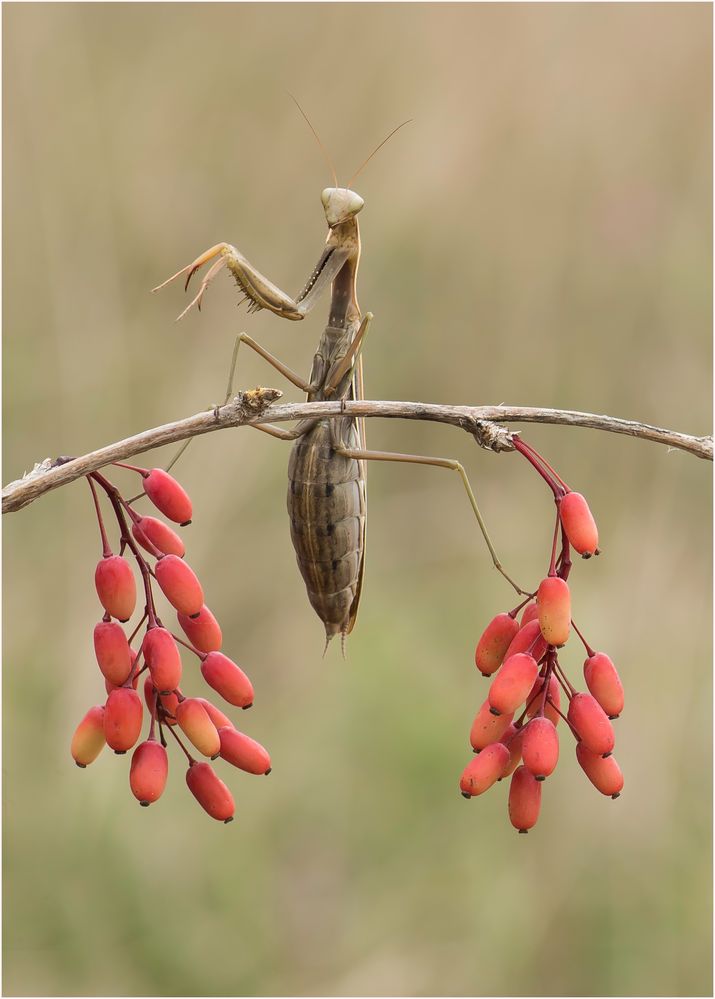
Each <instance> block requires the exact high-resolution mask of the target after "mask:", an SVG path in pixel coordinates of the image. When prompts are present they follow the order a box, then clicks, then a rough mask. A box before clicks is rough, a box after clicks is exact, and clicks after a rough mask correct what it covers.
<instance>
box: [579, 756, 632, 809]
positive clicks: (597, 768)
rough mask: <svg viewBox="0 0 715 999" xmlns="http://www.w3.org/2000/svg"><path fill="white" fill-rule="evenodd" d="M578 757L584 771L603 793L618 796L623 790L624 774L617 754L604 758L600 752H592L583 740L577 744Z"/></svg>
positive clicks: (613, 796)
mask: <svg viewBox="0 0 715 999" xmlns="http://www.w3.org/2000/svg"><path fill="white" fill-rule="evenodd" d="M576 759H577V760H578V762H579V765H580V767H581V769H582V770H583V772H584V773H585V774H586V776H587V777H588V779H589V780H590V781H591V783H592V784H593V786H594V787H595V788H597V789H598V790H599V791H600V792H601V794H609V795H610V796H611V797H612V798H617V797H618V795H619V794H620V793H621V791H622V790H623V774H622V773H621V768H620V767H619V766H618V764H617V763H616V758H615V756H608V757H606V759H605V760H604V758H603V757H602V756H601V755H599V754H598V753H592V752H591V750H590V749H587V748H586V747H585V746H584V744H583V743H582V742H579V743H577V744H576Z"/></svg>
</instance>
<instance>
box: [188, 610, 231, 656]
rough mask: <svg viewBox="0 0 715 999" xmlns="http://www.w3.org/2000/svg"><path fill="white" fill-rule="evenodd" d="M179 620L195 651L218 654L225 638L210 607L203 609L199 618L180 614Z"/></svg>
mask: <svg viewBox="0 0 715 999" xmlns="http://www.w3.org/2000/svg"><path fill="white" fill-rule="evenodd" d="M178 618H179V624H180V625H181V627H182V630H183V632H184V634H185V635H186V637H187V638H188V640H189V641H190V642H191V644H192V645H193V646H194V648H195V649H198V650H199V652H218V650H219V649H220V648H221V643H222V641H223V636H222V634H221V628H220V627H219V623H218V621H217V620H216V618H215V617H214V616H213V614H212V613H211V611H210V610H209V609H208V607H206V606H204V607H202V608H201V610H200V611H199V615H198V617H189V616H188V615H187V614H179V615H178Z"/></svg>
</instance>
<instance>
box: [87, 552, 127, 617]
mask: <svg viewBox="0 0 715 999" xmlns="http://www.w3.org/2000/svg"><path fill="white" fill-rule="evenodd" d="M94 585H95V586H96V587H97V596H98V597H99V602H100V603H101V605H102V607H104V609H105V610H106V612H107V613H108V614H111V615H112V617H116V618H119V620H120V621H128V620H129V618H130V617H131V616H132V614H133V613H134V607H135V606H136V602H137V584H136V581H135V579H134V573H133V572H132V568H131V566H130V565H129V563H128V562H127V560H126V559H125V558H122V556H121V555H109V556H107V558H103V559H102V561H101V562H98V563H97V568H96V569H95V572H94Z"/></svg>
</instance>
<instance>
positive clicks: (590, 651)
mask: <svg viewBox="0 0 715 999" xmlns="http://www.w3.org/2000/svg"><path fill="white" fill-rule="evenodd" d="M571 627H572V628H573V630H574V631H575V632H576V634H577V635H578V637H579V638H580V639H581V641H582V642H583V647H584V649H585V650H586V655H587V656H588V657H589V659H590V658H591V656H595V654H596V653H595V652H594V651H593V649H592V648H591V646H590V645H589V644H588V642H587V641H586V639H585V638H584V637H583V635H582V634H581V632H580V631H579V629H578V628H577V627H576V622H575V621H574V619H573V618H571Z"/></svg>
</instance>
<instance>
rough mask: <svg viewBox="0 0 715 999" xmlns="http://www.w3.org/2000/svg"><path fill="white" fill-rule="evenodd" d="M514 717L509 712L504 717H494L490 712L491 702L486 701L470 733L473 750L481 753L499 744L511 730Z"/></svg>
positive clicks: (478, 712)
mask: <svg viewBox="0 0 715 999" xmlns="http://www.w3.org/2000/svg"><path fill="white" fill-rule="evenodd" d="M513 717H514V714H513V712H507V713H506V714H503V715H493V714H492V713H491V711H490V710H489V701H488V700H487V701H485V702H484V704H482V706H481V708H480V709H479V711H477V714H476V717H475V719H474V721H473V722H472V729H471V731H470V733H469V741H470V742H471V744H472V749H474V750H475V751H476V752H479V751H480V750H481V749H485V748H486V747H487V746H488V745H489V744H490V743H492V742H497V741H498V740H499V739H500V738H501V737H502V735H503V734H504V732H505V731H506V730H507V729H508V728H509V725H510V724H511V720H512V718H513Z"/></svg>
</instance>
